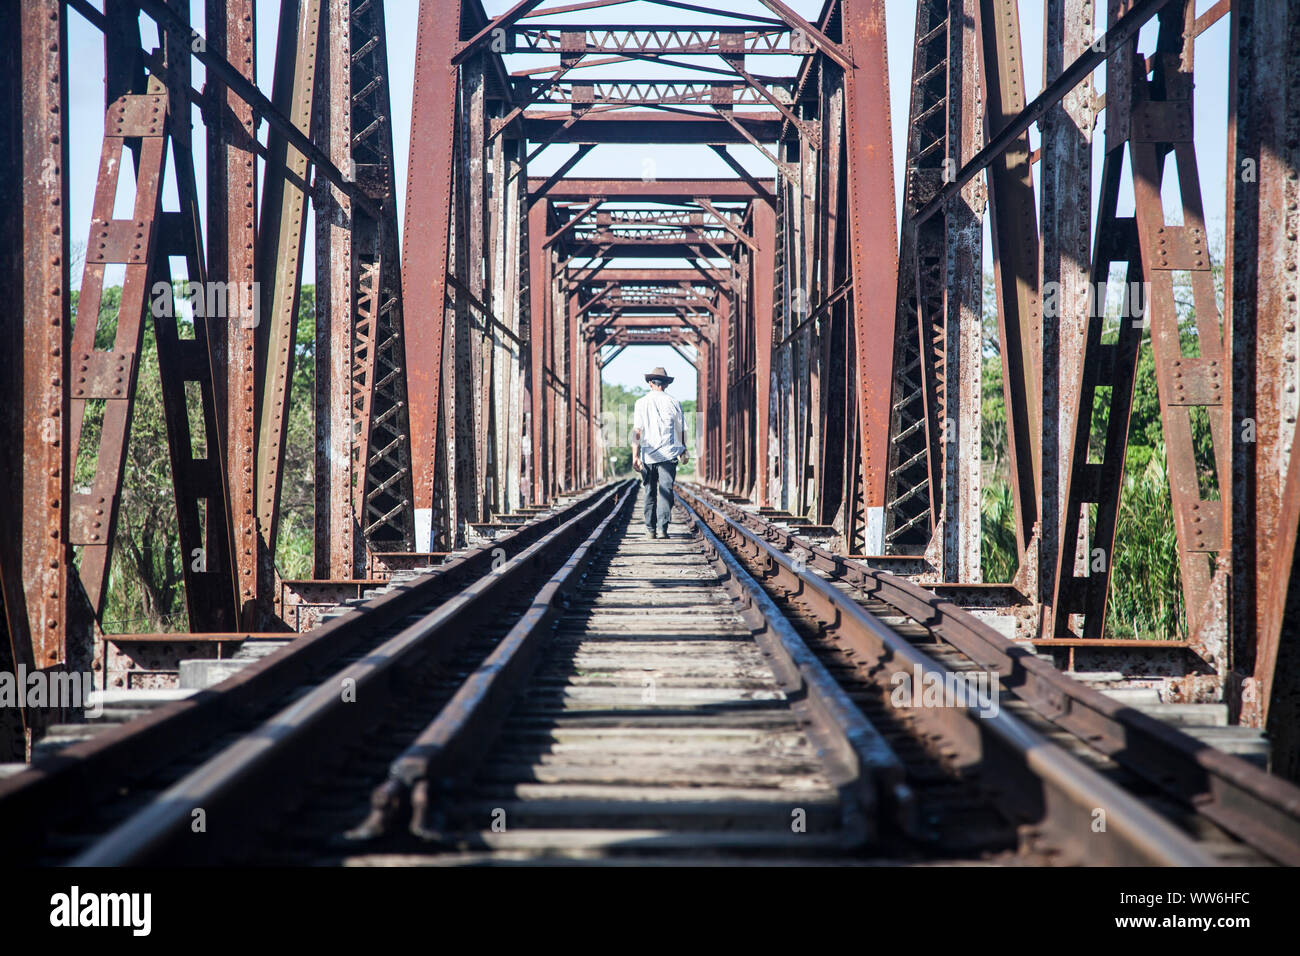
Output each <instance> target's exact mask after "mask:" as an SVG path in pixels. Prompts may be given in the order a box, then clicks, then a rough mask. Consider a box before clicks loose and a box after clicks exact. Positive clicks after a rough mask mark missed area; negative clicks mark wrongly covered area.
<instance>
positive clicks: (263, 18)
mask: <svg viewBox="0 0 1300 956" xmlns="http://www.w3.org/2000/svg"><path fill="white" fill-rule="evenodd" d="M91 2H92V3H94V4H95V5H96V6H97V7H102V0H91ZM513 3H514V0H486V2H485V7H486V9H487V11H488V13H489V14H491V15H496V14H499V13H502V12H504V11H505V10H506V9H508V8H509V7H510V6H512V5H513ZM1212 3H1213V0H1197V3H1196V7H1197V12H1198V13H1202V12H1204V11H1205V10H1206V9H1208V8H1209V7H1210V6H1212ZM550 5H554V3H553V2H552V3H551V4H550ZM418 6H419V4H418V0H384V9H385V12H386V15H387V23H388V41H389V69H390V74H391V77H392V84H391V94H392V107H393V116H394V128H393V134H394V146H395V153H396V165H397V180H398V183H399V186H400V189H401V194H402V195H405V183H406V176H407V169H406V166H407V150H408V144H409V132H410V129H409V123H410V109H411V77H412V74H413V70H414V63H415V23H416V15H417V11H418ZM790 6H792V7H793V8H794V9H795V10H796V11H798V12H799V13H800V14H801V15H803V16H805V17H807V18H808V19H815V17H816V16H817V14H818V13H819V11H820V10H821V8H822V3H821V0H790ZM1098 6H1099V7H1104V6H1105V4H1104V3H1101V2H1100V0H1099V2H1098ZM727 7H728V9H730V10H734V11H736V12H738V13H754V14H758V15H762V16H770V14H769V13H768V11H767V10H766V9H765V8H764V7H762V5H761V4H759V3H758V2H757V0H732V2H730V3H728V4H727ZM1019 9H1020V17H1021V20H1020V24H1021V41H1022V45H1023V51H1024V63H1025V71H1026V76H1025V80H1026V85H1027V87H1028V89H1030V90H1031V91H1034V92H1035V93H1036V92H1037V91H1038V90H1039V89H1040V88H1041V78H1042V48H1043V42H1042V30H1043V28H1042V2H1041V0H1020V2H1019ZM191 10H192V18H193V22H195V23H200V24H201V23H202V22H203V4H202V0H191ZM885 14H886V29H887V36H888V43H889V75H890V102H891V120H892V126H893V133H894V142H893V149H894V155H895V168H896V169H898V168H899V167H900V166H901V163H902V158H903V146H904V141H903V134H904V128H905V125H906V121H907V105H908V95H909V91H910V87H911V58H912V53H911V44H912V31H913V26H914V17H915V3H914V2H913V0H885ZM278 18H279V4H278V3H272V2H268V0H260V2H259V3H258V16H257V44H258V51H257V52H258V64H257V67H258V69H257V74H258V83H259V86H261V88H262V89H263V91H265V92H267V93H268V94H269V91H270V89H271V77H272V72H273V66H274V50H275V34H276V30H277V27H278ZM587 18H590V19H597V18H598V19H599V21H600V22H608V23H620V22H622V23H669V22H685V23H690V22H701V21H705V20H716V19H718V18H717V17H705V16H702V15H700V14H695V13H691V12H689V11H685V10H680V9H673V8H666V7H657V6H654V5H651V4H648V3H645V2H632V3H627V4H625V5H623V6H616V7H610V8H606V9H603V10H594V11H587V12H586V13H584V14H574V15H569V16H568V17H547V18H546V19H547V20H553V19H575V20H576V19H587ZM141 20H142V23H145V24H151V22H152V21H150V20H149V18H148V17H142V18H141ZM145 35H146V42H147V44H152V43H153V42H155V36H154V34H153V31H152V29H151V28H150V29H149V30H148V31H146V34H145ZM1153 36H1154V32H1153V25H1149V26H1148V28H1147V30H1146V31H1144V33H1143V35H1142V49H1144V50H1147V51H1149V50H1150V47H1151V40H1152V38H1153ZM69 50H70V54H71V64H72V68H71V84H70V119H71V124H72V125H71V129H72V136H71V154H72V155H71V169H70V179H69V181H70V184H71V206H70V213H71V216H72V227H71V233H72V237H73V239H74V240H77V239H81V240H82V241H84V237H85V236H86V235H87V234H88V231H89V224H90V207H91V200H92V198H93V192H94V184H95V177H96V171H97V167H98V161H99V147H100V131H101V130H102V129H103V108H104V104H103V96H104V85H103V84H104V71H103V43H102V38H101V36H100V34H99V32H98V31H97V30H95V29H94V28H93V27H91V26H90V25H89V24H87V23H86V22H85V21H84V20H83V19H82V18H81V17H80V15H78V14H77V13H76V12H75V11H72V12H70V13H69ZM697 59H698V61H699V62H700V63H702V64H703V65H708V66H719V65H720V64H719V63H718V62H717V61H716V60H715V59H714V58H709V57H703V58H697ZM793 60H794V58H790V57H751V58H750V62H749V63H748V64H747V65H748V67H749V69H750V70H751V71H757V72H768V73H787V72H788V73H792V72H793V71H794V65H793ZM1196 61H1197V75H1198V76H1199V77H1200V78H1201V82H1200V84H1199V86H1198V89H1197V99H1196V117H1195V123H1196V129H1197V131H1198V132H1197V150H1198V160H1199V165H1200V175H1201V188H1202V193H1203V196H1204V199H1205V207H1206V210H1205V211H1206V220H1207V226H1208V228H1209V232H1210V234H1211V236H1212V237H1215V238H1221V237H1222V234H1223V229H1224V194H1225V182H1226V180H1225V173H1226V169H1225V163H1226V120H1227V70H1228V62H1229V57H1228V21H1227V18H1226V17H1225V18H1224V19H1222V20H1220V21H1219V23H1217V24H1215V26H1214V27H1212V28H1211V29H1210V30H1209V31H1207V32H1206V33H1205V34H1203V35H1202V36H1201V37H1200V38H1199V39H1198V41H1197V48H1196ZM540 62H544V61H540V60H537V59H536V58H528V57H512V58H511V68H512V69H520V68H523V67H526V66H531V65H538V64H539V63H540ZM618 73H621V75H625V76H633V75H635V76H659V75H664V76H667V75H674V74H680V71H677V70H674V69H671V68H666V67H656V66H655V65H653V64H648V63H633V64H619V65H615V66H612V67H602V68H599V72H597V71H589V75H592V76H595V75H616V74H618ZM574 75H576V74H574ZM202 78H203V69H202V67H201V66H199V65H198V64H197V63H195V86H196V87H201V86H202ZM1096 83H1097V86H1098V88H1099V89H1100V88H1104V78H1103V77H1102V75H1101V74H1100V72H1099V73H1098V74H1097V77H1096ZM194 116H195V122H196V125H197V124H198V114H197V110H196V111H195V113H194ZM265 132H266V127H265V124H263V126H262V131H261V135H262V139H263V140H265ZM1031 138H1032V139H1033V141H1034V143H1035V145H1036V143H1037V133H1036V131H1033V132H1031ZM1100 139H1101V137H1100V136H1098V137H1097V140H1098V141H1099V140H1100ZM572 150H573V147H569V146H554V147H551V148H550V149H548V150H547V151H546V152H544V153H543V154H542V155H541V156H540V157H539V158H538V160H537V161H536V162H535V164H534V166H533V169H532V172H533V174H546V173H548V172H551V171H552V170H554V169H555V168H556V167H557V166H558V165H559V164H560V163H562V162H563V161H564V159H565V158H567V157H568V156H569V155H570V153H571V152H572ZM732 153H733V155H735V156H736V157H737V158H738V159H740V161H741V162H742V163H744V165H745V166H746V168H747V169H749V170H750V171H751V172H753V173H755V174H756V175H763V176H771V175H772V169H771V164H770V163H769V162H768V161H767V160H766V159H765V158H764V157H763V156H762V155H761V154H760V153H758V151H757V150H755V149H753V148H752V147H749V146H744V147H732ZM196 156H197V159H198V172H199V188H200V192H202V190H203V140H202V137H201V136H196ZM1094 157H1095V163H1094V168H1095V170H1096V171H1098V172H1099V171H1100V166H1101V162H1100V160H1101V151H1100V144H1099V143H1098V144H1096V145H1095V148H1094ZM647 159H650V160H652V161H653V163H654V170H655V174H656V175H657V176H658V177H660V178H673V177H679V176H731V175H733V174H732V172H731V170H729V169H728V168H727V167H726V166H725V164H723V162H722V161H721V160H720V159H718V158H717V157H716V156H715V155H714V154H713V153H712V151H710V150H709V149H708V148H707V147H704V146H698V147H697V146H654V145H647V146H601V147H598V148H597V149H595V150H593V151H592V152H591V153H590V154H589V155H588V156H587V157H586V158H585V159H584V160H582V162H580V163H579V164H578V165H577V166H576V167H575V168H574V170H573V173H572V175H583V176H626V175H629V172H628V171H629V170H634V171H636V173H637V174H639V173H640V171H641V170H643V169H644V168H645V166H644V163H645V161H646V160H647ZM895 189H896V192H897V193H898V194H899V196H901V189H902V182H901V178H900V177H898V176H897V175H896V176H895ZM169 193H170V197H168V198H169V199H171V198H172V197H174V189H169ZM1125 203H1128V207H1129V208H1130V209H1131V204H1132V200H1131V194H1128V195H1125V196H1122V197H1121V212H1123V210H1124V204H1125ZM1094 205H1095V188H1094ZM117 214H118V215H125V214H128V213H127V212H126V210H124V209H119V210H118V213H117ZM986 234H987V230H986ZM985 245H986V250H987V239H986V244H985ZM987 255H988V254H987V251H986V261H987ZM311 256H312V251H311V249H309V250H308V259H307V263H308V267H307V269H308V271H307V272H306V274H305V277H304V278H305V281H311V272H310V269H311V266H310V263H311V262H312V261H313V260H312V258H311ZM655 264H657V265H668V264H669V263H667V262H664V261H662V260H660V261H659V262H657V263H655ZM112 280H113V276H112V275H111V274H110V276H109V281H110V282H111V281H112ZM73 282H74V286H75V285H78V284H79V283H80V276H79V275H78V276H74V279H73ZM655 365H663V366H664V367H665V368H666V369H668V371H669V372H670V373H672V374H674V375H676V376H677V382H676V383H675V384H674V386H673V390H674V392H675V393H676V394H678V395H679V396H681V397H689V396H690V395H692V394H693V393H694V390H695V381H694V379H695V375H694V370H693V369H692V368H691V367H690V366H689V365H688V364H687V363H686V362H685V361H684V360H683V359H682V358H681V357H680V356H678V355H677V353H676V352H674V351H673V350H672V349H669V348H652V347H640V348H629V349H627V350H626V351H625V352H624V353H623V354H622V355H621V356H620V357H619V358H617V359H615V360H614V361H613V362H611V363H610V365H609V366H608V367H607V368H606V370H605V374H606V378H607V380H609V381H613V382H618V383H620V384H628V385H635V384H641V383H642V374H643V372H644V371H645V369H647V368H650V367H652V366H655Z"/></svg>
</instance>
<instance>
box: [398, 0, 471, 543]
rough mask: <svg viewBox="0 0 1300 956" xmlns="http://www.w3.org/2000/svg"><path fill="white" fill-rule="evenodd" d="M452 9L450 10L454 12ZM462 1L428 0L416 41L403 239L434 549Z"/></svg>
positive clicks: (418, 490) (415, 429)
mask: <svg viewBox="0 0 1300 956" xmlns="http://www.w3.org/2000/svg"><path fill="white" fill-rule="evenodd" d="M449 7H450V9H448V8H449ZM463 29H464V24H463V23H462V4H461V3H460V2H459V0H458V2H454V3H451V4H446V3H442V2H438V0H421V2H420V13H419V23H418V25H417V27H416V37H415V88H414V92H413V94H412V99H411V145H410V161H409V163H408V167H407V168H408V169H411V170H424V171H425V173H424V174H423V175H412V176H408V177H407V183H406V217H405V223H406V228H405V230H404V232H403V235H402V299H403V302H404V303H405V304H406V306H407V314H406V344H407V352H408V353H409V354H411V355H418V356H420V360H419V361H418V362H415V363H414V364H413V365H412V367H411V368H410V370H409V374H408V376H407V387H408V389H409V393H410V420H411V469H412V475H413V479H414V494H415V523H416V548H417V549H420V550H425V549H429V548H430V547H431V546H432V545H431V539H432V536H433V534H434V531H433V529H434V526H435V521H434V500H435V496H434V484H435V475H436V461H435V459H436V456H437V445H438V426H439V422H440V420H441V411H440V405H439V403H440V401H441V393H442V364H443V362H442V351H443V338H444V327H445V325H446V319H447V314H448V308H447V268H448V253H449V251H450V249H449V242H450V238H451V233H450V225H451V224H450V221H449V217H450V215H451V207H450V204H449V199H448V197H449V196H450V195H451V182H452V161H453V156H452V153H453V147H454V143H455V140H456V134H455V131H456V125H455V124H456V81H457V73H458V71H457V68H456V67H455V66H453V65H452V62H451V59H452V56H453V55H455V53H456V49H457V44H458V42H459V41H460V40H461V39H463V36H462V30H463Z"/></svg>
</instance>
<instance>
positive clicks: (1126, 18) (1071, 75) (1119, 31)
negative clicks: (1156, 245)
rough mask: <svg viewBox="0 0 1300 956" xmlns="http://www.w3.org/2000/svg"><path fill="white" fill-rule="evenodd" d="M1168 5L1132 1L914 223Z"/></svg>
mask: <svg viewBox="0 0 1300 956" xmlns="http://www.w3.org/2000/svg"><path fill="white" fill-rule="evenodd" d="M1171 2H1174V0H1135V2H1134V3H1133V4H1132V5H1131V6H1129V7H1128V9H1127V10H1126V11H1125V12H1124V14H1123V16H1121V17H1119V18H1118V19H1116V20H1113V21H1112V22H1111V24H1110V28H1109V29H1108V30H1107V31H1106V32H1105V33H1104V34H1102V36H1100V37H1098V38H1097V40H1096V42H1094V43H1092V44H1091V45H1090V46H1089V47H1088V50H1087V52H1085V53H1083V54H1082V55H1081V56H1079V57H1078V58H1077V59H1075V60H1074V61H1073V62H1072V63H1071V64H1070V65H1069V66H1068V67H1066V68H1065V70H1064V71H1063V72H1062V73H1061V75H1060V76H1058V77H1057V78H1056V79H1055V80H1053V81H1052V82H1051V83H1049V84H1048V85H1047V86H1046V87H1045V88H1044V89H1043V91H1042V92H1041V93H1039V94H1038V96H1036V97H1034V99H1033V100H1032V101H1031V102H1030V103H1029V105H1027V106H1026V107H1025V108H1024V109H1023V110H1021V111H1020V112H1019V113H1017V114H1016V115H1015V116H1013V117H1011V118H1010V119H1009V120H1008V122H1007V123H1006V125H1004V126H1003V127H1002V129H1001V130H1000V131H999V132H998V133H997V134H996V135H995V136H992V137H990V138H989V140H988V142H987V143H985V144H984V147H983V148H982V149H981V150H980V151H979V152H978V153H976V154H975V155H974V156H972V157H971V159H970V161H969V162H967V163H966V164H965V165H963V166H962V167H961V168H960V169H959V170H958V171H957V172H956V173H955V174H954V175H953V177H952V178H951V179H950V180H948V182H947V183H946V184H945V185H944V186H943V188H941V189H940V190H939V191H938V192H936V193H935V195H934V197H933V198H932V199H931V200H930V201H929V202H928V203H926V204H925V206H923V207H922V208H921V210H920V211H919V212H918V213H917V215H916V218H917V221H918V222H923V221H924V220H926V219H929V218H930V217H931V216H933V215H935V214H936V213H937V212H939V211H940V210H941V209H942V208H943V204H944V203H946V202H947V201H948V200H949V199H951V198H952V197H953V195H955V194H956V193H957V192H958V191H959V190H960V189H961V188H962V187H963V186H965V185H966V184H967V183H968V182H970V181H971V180H972V179H974V178H975V177H976V176H977V175H979V174H980V173H981V172H983V171H984V169H985V168H986V167H988V165H989V164H990V163H992V162H993V160H994V159H995V158H996V157H998V156H1000V155H1002V153H1003V152H1005V151H1006V150H1007V149H1008V148H1009V147H1011V146H1012V145H1013V144H1014V143H1015V142H1016V141H1017V140H1019V139H1020V137H1021V136H1022V135H1024V133H1025V131H1026V130H1028V129H1029V127H1030V126H1032V125H1034V123H1037V122H1039V121H1040V120H1041V119H1042V117H1043V115H1044V114H1046V112H1047V111H1048V110H1050V109H1051V108H1052V107H1053V106H1055V105H1056V104H1057V103H1059V102H1060V101H1061V100H1062V99H1063V98H1064V97H1065V95H1066V94H1067V93H1069V92H1070V91H1071V90H1073V89H1074V88H1075V87H1077V86H1078V85H1079V84H1080V83H1081V82H1082V81H1083V79H1084V77H1087V76H1090V75H1091V74H1092V72H1093V71H1094V70H1095V69H1097V67H1099V66H1101V65H1102V63H1104V62H1105V61H1106V60H1107V58H1108V57H1110V56H1111V55H1112V54H1114V53H1115V52H1116V51H1117V50H1121V49H1123V48H1124V47H1125V45H1126V44H1128V43H1129V42H1130V41H1132V40H1133V39H1134V38H1135V37H1136V36H1137V35H1138V32H1139V31H1140V30H1141V29H1142V27H1143V26H1145V25H1146V23H1147V21H1149V20H1150V19H1151V18H1152V17H1154V16H1155V15H1156V14H1157V13H1159V12H1160V11H1161V10H1162V9H1163V8H1164V7H1165V5H1166V4H1168V3H1171Z"/></svg>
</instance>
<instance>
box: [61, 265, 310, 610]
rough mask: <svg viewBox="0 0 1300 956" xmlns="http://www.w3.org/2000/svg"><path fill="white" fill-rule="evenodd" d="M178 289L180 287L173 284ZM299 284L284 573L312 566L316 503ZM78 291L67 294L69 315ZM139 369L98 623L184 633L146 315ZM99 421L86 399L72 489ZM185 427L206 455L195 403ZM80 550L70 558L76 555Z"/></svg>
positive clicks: (306, 303)
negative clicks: (116, 517)
mask: <svg viewBox="0 0 1300 956" xmlns="http://www.w3.org/2000/svg"><path fill="white" fill-rule="evenodd" d="M177 292H178V295H180V294H181V293H182V292H183V289H182V288H181V287H180V286H178V290H177ZM314 292H315V290H314V288H313V287H311V286H307V287H305V288H304V289H303V296H302V302H301V305H300V307H299V323H298V340H297V362H296V365H295V369H294V378H293V385H292V396H291V401H290V403H289V435H288V447H287V450H286V454H285V471H284V481H283V490H282V492H281V516H282V517H281V522H280V537H279V542H278V547H277V551H276V561H277V566H278V567H279V569H280V573H281V574H282V575H284V576H285V577H289V578H292V577H304V576H307V575H308V574H309V573H310V570H311V557H312V508H313V483H312V470H313V461H312V459H313V449H314V447H315V439H314V424H313V412H312V403H313V377H314V375H315V364H314V360H315V334H316V327H315V295H314ZM78 299H79V296H78V293H76V292H73V294H72V312H73V317H74V320H75V317H76V311H77V303H78ZM121 303H122V289H121V287H118V286H115V287H110V288H107V289H105V290H104V292H103V296H102V298H101V301H100V311H99V324H98V328H97V332H96V337H95V344H96V347H98V348H101V349H103V348H112V345H113V340H114V337H115V336H116V334H117V320H118V311H119V309H120V307H121ZM177 324H178V326H179V329H180V334H181V336H182V337H186V338H188V337H192V336H193V334H194V331H193V324H192V323H191V322H190V321H189V319H188V318H187V317H185V316H184V315H178V316H177ZM139 367H140V372H139V381H138V383H137V386H136V395H135V403H134V408H133V413H132V416H131V432H130V436H129V438H128V440H127V452H126V461H125V467H124V469H123V474H122V498H121V503H120V506H119V508H118V524H117V534H116V537H115V538H114V542H113V553H112V561H111V563H110V566H109V578H108V584H107V589H106V598H105V603H104V614H103V621H102V623H103V627H104V630H105V631H107V632H109V633H123V632H145V631H147V632H165V631H184V630H187V629H188V627H189V619H188V614H187V612H186V608H185V593H184V577H183V574H182V565H181V561H182V560H183V558H184V556H183V555H182V553H181V542H180V534H179V530H178V527H177V522H176V499H175V496H174V494H173V491H172V488H173V484H172V467H171V457H170V453H169V451H168V444H167V423H166V418H165V417H164V415H163V403H162V384H161V380H160V379H159V376H158V345H157V341H156V339H155V338H154V330H153V322H152V320H150V319H146V320H145V323H144V334H143V340H142V343H141V349H140V366H139ZM103 424H104V403H103V402H102V401H90V402H87V403H86V412H85V416H84V418H83V423H82V430H81V451H80V454H79V455H78V457H77V461H76V462H75V464H74V467H73V487H74V489H75V490H79V491H89V490H90V485H91V483H92V482H93V480H94V476H95V468H96V461H95V455H94V449H95V448H96V447H97V446H98V443H99V438H100V434H101V432H102V430H103ZM190 430H191V433H192V435H193V436H194V442H195V454H196V455H204V454H206V453H207V451H206V448H205V447H204V430H203V422H202V417H201V413H200V410H199V409H198V408H197V405H196V404H192V407H191V408H190ZM80 557H81V556H80V554H77V555H76V559H77V560H78V561H80Z"/></svg>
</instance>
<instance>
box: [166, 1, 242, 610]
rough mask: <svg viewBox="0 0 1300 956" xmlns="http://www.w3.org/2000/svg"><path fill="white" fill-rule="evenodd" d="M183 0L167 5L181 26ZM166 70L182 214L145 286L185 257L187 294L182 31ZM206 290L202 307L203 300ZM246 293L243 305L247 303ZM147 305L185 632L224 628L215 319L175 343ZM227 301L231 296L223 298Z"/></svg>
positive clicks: (190, 245)
mask: <svg viewBox="0 0 1300 956" xmlns="http://www.w3.org/2000/svg"><path fill="white" fill-rule="evenodd" d="M183 2H184V0H169V3H170V5H171V6H172V7H173V8H174V10H175V11H176V12H177V13H178V14H179V15H180V16H181V17H182V18H183V19H184V20H185V21H186V22H188V16H187V15H186V13H187V11H185V10H184V9H183ZM164 36H165V41H166V42H165V48H164V54H165V58H166V59H165V65H166V67H167V83H168V88H167V96H168V99H167V102H168V134H169V136H170V139H171V151H172V158H173V164H172V169H173V176H174V178H175V180H176V182H177V186H178V193H179V197H178V198H179V201H180V211H179V212H178V213H168V212H164V213H163V220H164V224H166V223H171V224H172V225H171V228H166V227H165V228H163V230H162V233H161V235H160V237H159V248H158V252H157V255H156V256H155V263H156V264H155V268H154V272H153V274H154V277H155V284H154V285H153V289H155V290H157V289H160V288H162V287H161V286H159V285H158V284H157V283H158V282H159V281H161V282H165V283H166V284H167V286H171V285H172V284H173V277H172V275H171V270H170V267H169V263H170V261H171V258H172V257H173V256H175V257H180V258H183V259H184V260H185V269H186V278H187V281H188V283H190V286H189V288H190V289H194V288H196V287H197V288H199V289H203V290H205V291H206V290H207V289H209V288H211V287H209V286H208V284H207V266H206V263H205V261H204V255H203V229H202V224H201V216H200V213H199V200H198V187H197V185H196V177H195V168H194V149H193V135H192V132H191V129H190V124H189V121H188V116H187V112H186V106H185V105H184V104H186V103H187V99H186V97H187V96H188V95H189V87H190V73H191V70H190V38H189V37H188V36H187V35H186V34H185V33H183V32H181V31H180V30H167V31H165V34H164ZM206 298H207V296H206V294H205V301H206ZM252 301H253V300H252V296H249V297H248V298H246V299H242V300H241V304H248V303H250V302H252ZM171 305H172V307H171V308H169V309H168V308H163V309H154V310H153V323H154V336H155V338H156V340H157V345H158V375H159V380H160V384H161V387H162V399H163V414H164V416H165V417H166V419H167V440H168V445H169V447H170V452H171V463H172V476H173V483H174V485H175V493H176V511H177V529H178V531H179V535H180V542H181V558H182V560H181V570H182V573H183V575H184V580H185V596H186V604H187V609H188V612H189V626H190V629H191V630H193V631H230V630H233V629H236V628H237V627H238V625H239V606H238V597H237V595H236V593H235V577H236V571H235V567H234V563H233V556H232V553H231V535H230V527H231V525H230V505H229V493H228V490H227V481H226V476H225V469H224V456H223V454H222V449H223V448H224V446H225V441H224V438H223V436H222V434H221V428H220V425H219V418H218V412H217V406H216V402H217V399H216V380H215V358H216V356H215V348H216V341H215V335H214V332H213V324H214V323H216V322H220V321H222V319H221V318H220V317H218V316H212V317H208V316H206V315H205V314H204V310H203V309H194V310H193V315H192V316H191V321H192V323H193V328H194V334H193V337H182V336H181V334H180V327H179V324H178V322H177V314H178V313H177V309H176V308H175V304H174V303H171ZM227 305H229V294H227ZM191 392H193V393H194V394H196V395H197V397H198V401H199V406H200V407H199V408H197V409H194V408H191V407H190V406H191V398H190V393H191ZM192 418H193V419H194V420H195V421H196V424H199V423H201V427H202V432H201V435H200V436H199V437H200V438H201V439H202V441H201V442H200V444H201V445H202V446H203V447H202V457H197V456H196V455H195V451H194V446H195V442H194V440H193V438H194V437H195V436H194V435H193V434H192V431H193V430H192V429H191V425H190V422H191V419H192Z"/></svg>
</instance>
